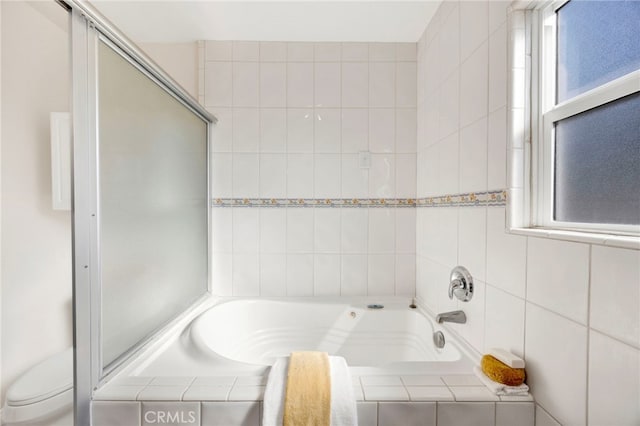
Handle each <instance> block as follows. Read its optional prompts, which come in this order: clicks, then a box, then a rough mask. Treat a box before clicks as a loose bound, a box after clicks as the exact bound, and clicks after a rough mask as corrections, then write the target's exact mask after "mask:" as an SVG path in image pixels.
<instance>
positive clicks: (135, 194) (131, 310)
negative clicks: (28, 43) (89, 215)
mask: <svg viewBox="0 0 640 426" xmlns="http://www.w3.org/2000/svg"><path fill="white" fill-rule="evenodd" d="M98 55H99V56H98V57H99V67H98V71H99V85H98V86H99V118H98V122H99V127H98V128H99V179H100V181H99V190H100V192H99V205H100V212H99V221H100V257H101V278H102V352H103V365H105V366H106V365H108V364H109V363H110V362H112V361H114V360H115V359H116V358H118V357H119V356H120V355H121V354H123V353H124V352H126V351H127V350H128V349H129V348H131V347H132V346H134V345H136V344H137V343H138V342H140V341H141V340H144V338H145V337H146V336H149V335H150V334H151V333H152V332H154V331H155V330H157V329H158V328H159V327H161V326H162V325H164V324H165V323H167V322H168V321H169V320H171V319H172V318H174V317H175V316H176V315H177V314H179V313H181V312H182V311H183V310H184V309H185V308H187V307H188V306H190V305H191V303H192V302H193V301H194V300H195V299H197V298H198V297H199V296H201V295H202V294H204V293H205V292H206V291H207V163H206V159H207V123H206V122H205V121H203V120H202V119H200V118H199V117H198V116H196V115H195V114H194V113H192V112H191V111H190V110H189V109H187V108H186V107H185V106H184V105H183V104H181V103H180V102H179V101H177V100H176V99H175V98H173V97H172V96H171V95H169V94H168V93H167V92H166V91H164V90H163V89H162V88H160V87H159V86H158V85H157V84H156V83H155V82H154V81H152V80H151V79H150V78H148V77H147V76H146V75H145V74H143V73H142V72H140V71H139V70H138V69H137V68H135V67H134V66H133V65H131V64H130V63H129V62H127V61H126V60H124V59H123V58H122V57H121V56H120V55H119V54H117V53H116V52H114V51H113V50H112V49H111V47H109V46H107V45H106V44H104V43H102V42H101V43H100V47H99V52H98Z"/></svg>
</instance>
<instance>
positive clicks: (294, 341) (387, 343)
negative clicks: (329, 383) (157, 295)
mask: <svg viewBox="0 0 640 426" xmlns="http://www.w3.org/2000/svg"><path fill="white" fill-rule="evenodd" d="M372 303H379V304H383V305H384V308H382V309H369V308H367V305H368V304H372ZM410 303H411V301H410V300H409V299H407V300H398V299H387V300H384V299H382V298H381V299H379V300H375V301H372V300H369V299H367V300H350V301H348V302H345V301H343V300H337V299H336V300H320V301H317V300H309V299H304V300H300V299H288V300H269V299H235V300H229V301H223V302H221V303H217V304H215V305H214V306H213V307H211V308H209V309H207V310H206V311H204V312H203V313H201V314H200V315H199V316H198V317H197V318H195V319H194V320H193V321H191V323H190V324H189V326H187V328H186V329H185V330H184V331H183V332H182V333H181V334H180V336H179V338H177V339H175V341H174V342H173V343H172V344H171V345H169V346H168V347H167V348H166V350H164V351H163V352H162V353H161V354H159V355H158V356H156V357H154V359H153V360H149V362H147V363H145V366H144V368H142V369H138V371H137V374H139V375H198V376H203V375H218V374H231V373H233V374H239V375H241V374H260V373H263V372H266V371H267V369H268V367H269V366H270V365H271V364H272V363H273V361H274V360H275V359H276V358H277V357H281V356H287V355H289V354H290V353H291V352H292V351H299V350H319V351H326V352H328V353H329V354H330V355H338V356H342V357H344V358H346V360H347V363H348V364H349V366H350V367H352V371H353V373H354V374H440V375H445V374H470V373H471V371H472V366H473V365H474V362H472V360H471V359H470V356H469V354H470V352H469V350H468V348H465V347H463V346H462V345H460V344H459V343H458V342H455V341H454V340H453V339H452V338H451V337H450V336H449V335H447V333H446V332H445V337H446V340H447V342H446V344H445V346H444V348H442V349H438V348H436V347H435V346H434V344H433V340H432V339H433V333H434V331H436V330H440V329H442V327H440V326H439V325H437V324H435V322H434V321H433V320H432V319H430V318H429V317H428V316H427V315H426V314H425V313H424V312H423V311H422V310H420V309H412V308H410V307H409V305H410ZM471 356H473V354H471Z"/></svg>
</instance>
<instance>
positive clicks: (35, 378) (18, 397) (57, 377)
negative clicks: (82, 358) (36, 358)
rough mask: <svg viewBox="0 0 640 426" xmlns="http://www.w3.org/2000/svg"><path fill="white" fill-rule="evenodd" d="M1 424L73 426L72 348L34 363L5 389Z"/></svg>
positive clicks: (10, 425)
mask: <svg viewBox="0 0 640 426" xmlns="http://www.w3.org/2000/svg"><path fill="white" fill-rule="evenodd" d="M2 425H3V426H73V348H69V349H67V350H65V351H63V352H60V353H58V354H56V355H53V356H51V357H49V358H47V359H46V360H44V361H42V362H41V363H40V364H37V365H36V366H34V367H33V368H31V369H30V370H28V371H27V372H26V373H24V374H23V375H22V376H20V378H18V380H16V381H15V382H14V383H13V384H12V385H11V386H9V389H8V391H7V395H6V399H5V402H4V407H3V408H2Z"/></svg>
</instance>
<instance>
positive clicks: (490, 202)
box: [211, 190, 507, 208]
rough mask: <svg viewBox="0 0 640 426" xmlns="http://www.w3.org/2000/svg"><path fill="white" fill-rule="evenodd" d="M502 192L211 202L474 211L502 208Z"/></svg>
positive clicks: (221, 202)
mask: <svg viewBox="0 0 640 426" xmlns="http://www.w3.org/2000/svg"><path fill="white" fill-rule="evenodd" d="M506 202H507V191H506V190H494V191H486V192H470V193H464V194H452V195H441V196H437V197H426V198H417V199H415V198H324V199H321V198H215V199H212V200H211V206H212V207H303V208H304V207H307V208H310V207H316V208H317V207H323V208H331V207H351V208H358V207H367V208H370V207H386V208H390V207H405V208H410V207H475V206H504V205H506Z"/></svg>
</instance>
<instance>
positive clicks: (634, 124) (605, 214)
mask: <svg viewBox="0 0 640 426" xmlns="http://www.w3.org/2000/svg"><path fill="white" fill-rule="evenodd" d="M555 131H556V146H555V155H556V162H555V173H556V179H555V195H554V197H555V203H554V205H555V214H554V217H555V219H556V220H559V221H570V222H582V223H612V224H640V166H639V165H640V93H636V94H634V95H631V96H627V97H625V98H622V99H619V100H617V101H615V102H611V103H609V104H606V105H603V106H601V107H598V108H594V109H592V110H590V111H586V112H583V113H582V114H578V115H575V116H573V117H571V118H568V119H566V120H562V121H559V122H558V123H556V127H555Z"/></svg>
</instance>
